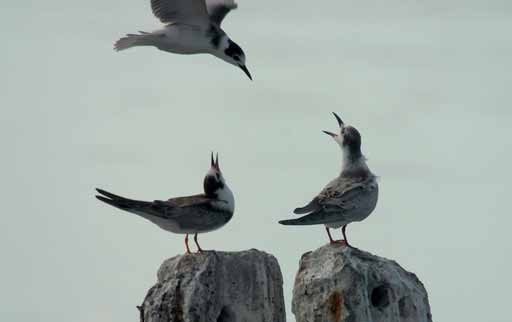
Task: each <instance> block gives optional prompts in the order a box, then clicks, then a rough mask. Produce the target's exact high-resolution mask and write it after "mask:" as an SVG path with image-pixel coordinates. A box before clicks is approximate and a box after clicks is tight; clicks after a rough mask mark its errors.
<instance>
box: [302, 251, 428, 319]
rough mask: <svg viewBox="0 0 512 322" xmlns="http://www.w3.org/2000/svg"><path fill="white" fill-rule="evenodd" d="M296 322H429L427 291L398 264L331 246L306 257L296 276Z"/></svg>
mask: <svg viewBox="0 0 512 322" xmlns="http://www.w3.org/2000/svg"><path fill="white" fill-rule="evenodd" d="M292 311H293V313H294V314H295V319H296V321H297V322H306V321H307V322H341V321H343V322H413V321H414V322H431V321H432V314H431V312H430V305H429V303H428V295H427V291H426V290H425V287H424V286H423V284H422V283H421V282H420V280H419V279H418V278H417V277H416V275H414V274H413V273H409V272H407V271H406V270H404V269H403V268H402V267H400V265H398V264H397V263H396V262H394V261H391V260H388V259H385V258H382V257H378V256H375V255H372V254H370V253H367V252H363V251H361V250H358V249H356V248H351V247H343V246H340V245H327V246H324V247H321V248H319V249H317V250H315V251H313V252H308V253H306V254H304V255H303V256H302V258H301V260H300V267H299V271H298V273H297V276H296V277H295V286H294V289H293V302H292Z"/></svg>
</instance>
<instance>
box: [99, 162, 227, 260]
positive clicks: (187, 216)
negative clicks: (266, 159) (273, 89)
mask: <svg viewBox="0 0 512 322" xmlns="http://www.w3.org/2000/svg"><path fill="white" fill-rule="evenodd" d="M203 186H204V193H202V194H198V195H193V196H187V197H178V198H171V199H169V200H165V201H161V200H155V201H138V200H132V199H128V198H125V197H121V196H118V195H115V194H113V193H110V192H108V191H105V190H102V189H96V191H98V193H100V194H101V195H97V196H96V198H98V199H99V200H101V201H103V202H105V203H107V204H109V205H111V206H114V207H116V208H119V209H122V210H125V211H128V212H131V213H134V214H136V215H139V216H141V217H143V218H146V219H148V220H149V221H151V222H153V223H154V224H156V225H158V226H159V227H160V228H162V229H164V230H167V231H170V232H172V233H176V234H185V235H186V236H185V247H186V250H187V253H188V254H190V248H189V247H188V235H189V234H194V242H195V244H196V246H197V250H198V252H201V251H203V250H202V249H201V246H199V243H198V241H197V234H199V233H206V232H210V231H214V230H217V229H219V228H221V227H222V226H224V225H225V224H227V223H228V222H229V221H230V220H231V218H232V217H233V213H234V211H235V198H234V196H233V192H231V190H230V189H229V187H228V186H227V184H226V181H225V180H224V177H223V175H222V172H221V171H220V167H219V159H218V156H217V157H216V158H215V161H214V160H213V154H212V156H211V167H210V169H209V170H208V172H207V173H206V176H205V178H204V182H203Z"/></svg>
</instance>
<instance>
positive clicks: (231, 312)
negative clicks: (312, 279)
mask: <svg viewBox="0 0 512 322" xmlns="http://www.w3.org/2000/svg"><path fill="white" fill-rule="evenodd" d="M138 308H139V310H140V317H141V322H171V321H172V322H235V321H236V322H253V321H254V322H256V321H257V322H285V321H286V317H285V309H284V299H283V277H282V275H281V270H280V268H279V264H278V262H277V260H276V259H275V257H273V256H272V255H269V254H266V253H264V252H261V251H258V250H255V249H251V250H247V251H242V252H214V251H207V252H203V253H200V254H191V255H180V256H176V257H173V258H170V259H168V260H166V261H164V263H163V264H162V265H161V267H160V269H159V271H158V282H157V283H156V285H154V286H153V287H152V288H151V289H150V290H149V291H148V294H147V295H146V298H145V299H144V302H143V303H142V305H141V306H140V307H138Z"/></svg>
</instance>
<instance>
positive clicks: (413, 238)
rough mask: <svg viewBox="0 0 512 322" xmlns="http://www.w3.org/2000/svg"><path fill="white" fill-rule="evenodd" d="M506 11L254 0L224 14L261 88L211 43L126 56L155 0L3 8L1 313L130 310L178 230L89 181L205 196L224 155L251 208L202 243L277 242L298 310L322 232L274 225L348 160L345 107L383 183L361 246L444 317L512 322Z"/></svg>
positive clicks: (443, 4)
mask: <svg viewBox="0 0 512 322" xmlns="http://www.w3.org/2000/svg"><path fill="white" fill-rule="evenodd" d="M511 18H512V4H511V3H510V1H447V0H444V1H437V0H436V1H428V4H427V3H426V1H425V2H420V1H399V0H390V1H355V0H354V1H347V0H344V1H333V0H327V1H321V2H313V1H243V0H240V1H239V9H238V11H237V12H236V13H234V14H232V15H230V16H228V18H227V20H226V22H225V25H224V27H225V29H226V30H228V31H229V34H230V35H231V37H232V38H233V39H234V40H235V41H237V42H238V43H239V44H240V45H241V46H242V47H243V48H244V50H245V52H246V53H247V59H248V61H247V62H248V67H249V68H250V70H251V71H252V73H253V76H254V79H255V80H254V82H250V81H249V80H248V79H246V76H245V75H244V74H243V73H242V72H241V71H240V70H238V69H236V68H235V67H232V66H230V65H227V64H225V63H224V62H222V61H220V60H218V59H215V58H213V57H208V56H204V55H196V56H177V55H171V54H167V53H163V52H159V51H157V50H155V49H151V48H135V49H132V50H129V51H126V52H122V53H115V52H114V51H113V50H112V43H113V42H114V41H115V40H116V39H117V38H118V37H120V36H122V35H123V34H124V33H128V32H135V31H137V30H152V29H154V28H156V27H158V23H157V21H156V20H155V19H154V18H153V17H152V15H151V13H150V10H149V1H135V0H123V1H121V0H112V1H100V0H91V1H82V2H73V3H70V2H69V1H63V0H62V1H51V2H47V1H43V2H41V1H24V2H9V3H7V2H6V1H4V2H3V3H2V4H1V10H0V24H1V26H0V27H1V28H0V36H1V39H2V49H1V51H0V70H1V75H2V76H1V77H0V91H1V95H0V106H1V109H2V117H1V120H2V121H1V127H0V143H1V146H2V151H3V153H2V167H1V170H0V171H1V173H0V175H1V178H2V184H1V185H0V189H1V190H0V192H1V194H2V196H4V198H3V207H2V208H3V209H2V214H1V216H2V224H1V225H0V253H1V254H2V261H1V265H0V267H1V268H0V271H1V274H0V285H1V291H0V303H1V304H0V320H1V321H12V322H17V321H30V322H38V321H52V322H60V321H62V322H64V321H66V322H67V321H76V322H93V321H94V322H111V321H112V322H115V321H134V320H136V319H137V311H136V309H135V305H138V304H139V303H140V302H141V301H142V299H143V297H144V295H145V291H146V290H147V289H148V287H149V286H151V285H152V284H153V283H154V281H155V279H156V277H155V273H156V270H157V268H158V266H159V265H160V263H161V262H162V261H163V260H164V259H165V258H168V257H171V256H174V255H176V254H179V253H182V252H183V250H184V247H183V238H182V236H179V235H172V234H169V233H166V232H165V231H163V230H160V229H159V228H158V227H156V226H153V225H152V224H151V223H149V222H146V221H144V220H143V219H141V218H138V217H136V216H134V215H129V214H125V213H122V212H120V211H118V210H116V209H113V208H109V207H107V206H105V205H102V204H100V203H99V202H97V201H96V200H95V199H94V191H93V189H94V188H95V187H103V188H106V189H111V190H112V191H114V192H117V193H119V194H124V195H126V196H130V197H137V198H141V199H159V198H167V197H170V196H178V195H184V194H192V193H196V192H199V191H200V190H201V183H202V178H203V175H204V173H205V172H206V171H207V170H208V166H209V160H208V158H209V153H210V151H212V150H214V151H219V153H220V158H221V166H222V168H223V170H224V174H225V177H226V178H227V180H228V182H229V184H230V186H231V187H232V188H233V189H234V191H235V193H236V202H237V206H236V213H235V217H234V218H233V220H232V221H231V222H230V223H229V225H227V226H226V227H225V228H224V229H222V230H220V231H217V232H214V233H211V234H207V235H202V236H201V237H200V240H201V241H202V245H203V246H204V247H205V248H208V249H217V250H242V249H247V248H253V247H254V248H258V249H262V250H265V251H268V252H270V253H273V254H274V255H275V256H277V258H278V259H279V261H280V264H281V268H282V270H283V275H284V279H285V285H284V287H285V293H286V304H287V308H288V310H289V309H290V301H291V290H292V286H293V279H294V274H295V272H296V269H297V263H298V260H299V258H300V256H301V254H302V253H304V252H306V251H309V250H313V249H315V248H317V247H319V246H321V245H322V244H324V243H325V242H326V241H327V237H326V236H325V233H324V231H323V228H322V227H321V226H315V227H304V228H297V227H283V226H280V225H278V224H276V221H277V220H279V219H282V218H289V217H291V216H292V214H291V210H292V209H293V208H294V207H296V206H300V205H303V204H304V203H305V202H307V201H309V199H310V198H311V197H313V196H314V195H315V194H316V193H317V192H318V191H319V190H320V189H321V188H322V187H323V185H324V184H325V183H327V181H328V180H330V179H331V178H332V177H334V176H335V175H336V174H337V172H338V170H339V168H340V160H341V156H340V152H339V149H338V147H337V146H336V145H335V144H334V142H332V141H331V140H330V139H329V138H328V137H327V136H325V135H323V134H322V133H321V132H320V130H323V129H326V130H335V129H336V122H335V120H334V118H332V116H331V115H330V112H331V111H337V112H338V113H339V114H340V115H341V116H342V117H343V119H344V120H345V121H346V122H347V123H350V124H353V125H355V126H356V127H357V128H358V129H359V130H360V131H361V132H362V134H363V152H364V153H365V154H366V156H367V157H368V160H369V161H368V162H369V165H370V167H371V168H372V170H373V171H374V172H375V173H376V174H378V175H379V176H380V187H381V195H380V200H379V205H378V207H377V209H376V211H375V212H374V213H373V215H372V216H370V217H369V218H368V219H367V220H366V221H365V222H364V223H360V224H354V225H351V226H349V230H348V232H349V236H350V237H351V241H352V243H353V244H354V245H356V246H357V247H360V248H362V249H365V250H368V251H371V252H373V253H376V254H378V255H381V256H385V257H388V258H393V259H395V260H397V261H398V262H399V263H400V264H402V265H403V266H404V267H405V268H406V269H409V270H411V271H414V272H416V273H417V274H418V276H419V277H420V279H421V280H422V281H423V282H424V283H425V285H426V287H427V289H428V290H429V294H430V301H431V305H432V311H433V316H434V319H435V320H436V321H467V322H469V321H490V322H498V321H508V320H509V316H508V312H509V310H508V307H507V306H508V302H509V299H510V292H509V289H510V286H511V283H510V277H509V276H510V275H509V274H510V270H511V269H512V267H511V266H512V265H511V258H510V241H511V239H510V235H509V234H510V233H509V231H510V224H511V223H512V222H511V220H510V216H509V210H510V207H509V204H508V200H507V198H509V193H508V191H507V189H506V184H508V183H509V182H510V181H511V179H512V178H511V174H510V170H509V169H508V167H509V166H510V164H511V161H512V154H511V152H510V148H511V144H510V138H511V134H512V130H511V129H510V122H511V116H512V115H511V112H510V103H511V102H512V99H511V98H512V97H511V94H510V86H511V84H512V76H511V67H512V63H511V54H512V43H511V41H510V40H511V38H510V37H511V33H510V31H511V30H512V29H511V28H512V20H511ZM337 234H339V232H337ZM288 315H289V317H288V319H289V321H293V320H294V319H293V316H292V315H291V313H290V312H288Z"/></svg>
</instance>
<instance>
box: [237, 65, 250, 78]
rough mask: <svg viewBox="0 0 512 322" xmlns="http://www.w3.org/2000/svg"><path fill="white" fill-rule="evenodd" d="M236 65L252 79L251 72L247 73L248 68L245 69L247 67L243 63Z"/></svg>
mask: <svg viewBox="0 0 512 322" xmlns="http://www.w3.org/2000/svg"><path fill="white" fill-rule="evenodd" d="M238 67H240V69H241V70H243V71H244V73H245V75H247V77H249V79H250V80H252V76H251V73H249V70H248V69H247V67H245V65H238Z"/></svg>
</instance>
